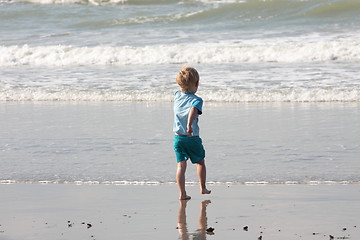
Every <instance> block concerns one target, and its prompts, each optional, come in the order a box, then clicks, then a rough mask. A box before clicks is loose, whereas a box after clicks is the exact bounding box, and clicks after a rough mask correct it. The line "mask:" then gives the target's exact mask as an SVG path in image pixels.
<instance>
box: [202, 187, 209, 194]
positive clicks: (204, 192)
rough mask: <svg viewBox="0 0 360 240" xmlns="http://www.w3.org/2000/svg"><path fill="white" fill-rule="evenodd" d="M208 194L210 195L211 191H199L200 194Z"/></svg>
mask: <svg viewBox="0 0 360 240" xmlns="http://www.w3.org/2000/svg"><path fill="white" fill-rule="evenodd" d="M210 193H211V190H207V189H206V188H204V189H203V190H201V194H210Z"/></svg>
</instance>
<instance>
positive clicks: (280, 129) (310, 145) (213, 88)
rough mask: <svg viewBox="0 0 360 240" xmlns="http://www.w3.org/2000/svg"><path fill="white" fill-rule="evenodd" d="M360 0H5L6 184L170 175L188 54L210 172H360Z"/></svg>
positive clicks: (1, 27) (310, 179)
mask: <svg viewBox="0 0 360 240" xmlns="http://www.w3.org/2000/svg"><path fill="white" fill-rule="evenodd" d="M359 10H360V2H359V1H357V0H327V1H325V0H312V1H304V0H224V1H216V0H188V1H187V0H184V1H179V0H170V1H165V0H127V1H126V0H103V1H99V0H89V1H88V0H24V1H21V0H20V1H18V0H0V33H1V34H0V113H1V115H0V116H1V118H0V123H1V124H0V154H1V155H0V161H1V165H2V167H1V169H0V181H1V182H3V183H8V182H39V181H40V182H71V183H75V182H76V183H84V182H99V183H117V184H124V183H139V182H146V183H159V182H164V183H169V182H173V181H174V176H173V175H174V174H173V173H174V171H175V167H176V165H175V162H174V159H173V158H174V156H173V153H172V133H171V126H172V112H171V111H172V109H171V104H172V103H171V101H172V94H173V92H174V91H175V90H176V89H177V86H176V83H175V76H176V73H177V71H178V70H179V68H180V67H181V66H182V65H184V64H189V65H191V66H194V67H195V68H197V69H198V71H199V73H200V78H201V80H200V88H199V91H198V95H199V96H201V97H202V98H203V99H204V100H205V109H204V115H203V116H201V119H200V125H201V129H202V130H201V135H202V136H203V138H204V143H205V148H206V149H207V153H208V157H207V162H208V168H209V176H208V179H209V181H212V182H214V183H227V182H230V183H253V182H257V183H265V182H270V183H316V182H318V183H359V182H360V176H359V174H358V170H359V168H360V165H359V162H358V159H359V158H360V146H359V144H360V137H359V136H360V133H359V131H360V130H359V129H360V126H359V122H360V94H359V93H360V78H359V74H358V66H359V62H360V41H359V39H360V30H359V28H358V26H359V24H360V15H359V14H358V13H359ZM235 133H236V134H235ZM188 181H189V182H191V181H196V176H195V175H194V173H193V171H191V170H189V173H188Z"/></svg>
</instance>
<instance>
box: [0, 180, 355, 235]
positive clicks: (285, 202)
mask: <svg viewBox="0 0 360 240" xmlns="http://www.w3.org/2000/svg"><path fill="white" fill-rule="evenodd" d="M209 188H210V189H212V194H211V195H200V194H199V193H198V186H197V185H196V184H195V185H189V186H187V191H188V193H189V194H190V195H191V196H192V199H191V200H190V201H179V200H177V197H178V190H177V186H176V185H175V184H159V185H105V184H91V185H90V184H82V185H75V184H1V185H0V195H1V204H0V212H1V215H0V239H1V240H20V239H21V240H27V239H37V240H42V239H44V240H45V239H46V240H48V239H137V240H139V239H164V240H165V239H254V240H256V239H258V238H259V237H260V236H262V239H263V240H264V239H272V240H282V239H283V240H285V239H286V240H289V239H331V237H330V235H331V236H333V237H334V239H360V220H359V213H360V209H359V201H360V188H359V185H358V184H349V185H343V184H329V185H326V184H321V185H310V184H296V185H286V184H265V185H261V184H257V185H226V184H223V185H220V184H219V185H216V184H215V185H209ZM246 226H247V229H246ZM244 227H245V229H244ZM199 228H202V230H199ZM209 228H213V229H214V230H213V232H212V233H211V232H207V231H206V229H209ZM209 230H210V231H211V230H212V229H209ZM246 230H247V231H246Z"/></svg>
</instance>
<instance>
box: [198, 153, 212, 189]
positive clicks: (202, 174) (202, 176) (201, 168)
mask: <svg viewBox="0 0 360 240" xmlns="http://www.w3.org/2000/svg"><path fill="white" fill-rule="evenodd" d="M196 167H197V174H198V178H199V182H200V193H201V194H210V193H211V191H210V190H207V189H206V166H205V159H203V160H201V161H200V162H198V163H196Z"/></svg>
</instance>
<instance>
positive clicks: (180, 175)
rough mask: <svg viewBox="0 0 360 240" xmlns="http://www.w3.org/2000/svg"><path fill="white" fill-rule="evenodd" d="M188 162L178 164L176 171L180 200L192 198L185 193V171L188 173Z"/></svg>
mask: <svg viewBox="0 0 360 240" xmlns="http://www.w3.org/2000/svg"><path fill="white" fill-rule="evenodd" d="M186 162H187V161H186V160H185V161H181V162H179V163H178V166H177V171H176V182H177V184H178V187H179V191H180V197H179V199H180V200H189V199H190V198H191V197H190V196H188V195H186V191H185V171H186V166H187V164H186Z"/></svg>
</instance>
